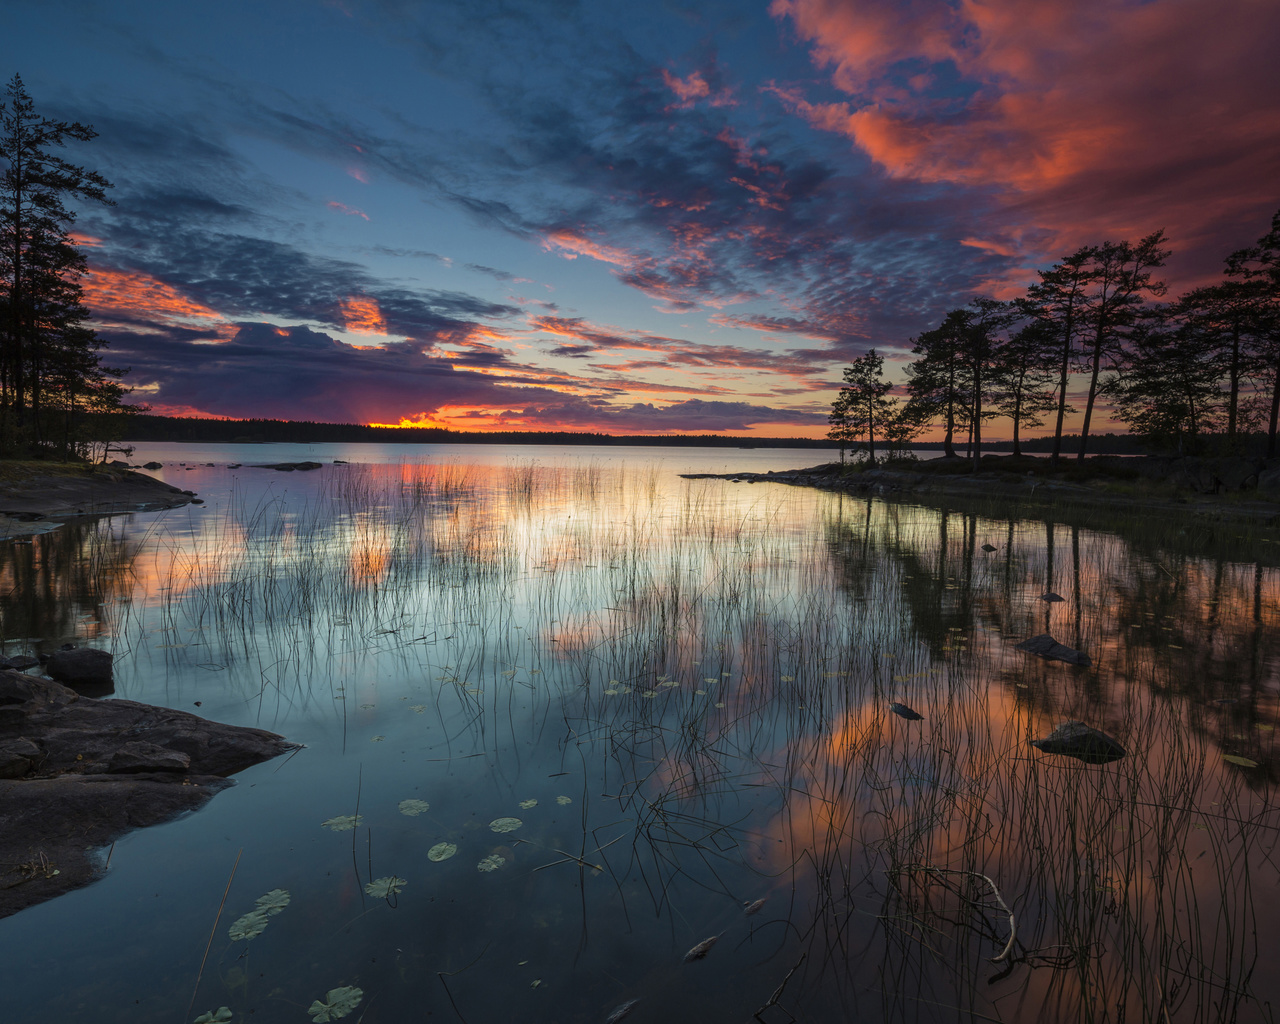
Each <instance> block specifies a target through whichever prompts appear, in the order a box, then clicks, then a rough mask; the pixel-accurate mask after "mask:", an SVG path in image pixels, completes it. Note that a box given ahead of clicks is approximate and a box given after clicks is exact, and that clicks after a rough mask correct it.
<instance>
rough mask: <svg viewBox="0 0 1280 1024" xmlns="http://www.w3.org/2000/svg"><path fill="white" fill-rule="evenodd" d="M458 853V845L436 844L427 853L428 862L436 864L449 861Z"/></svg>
mask: <svg viewBox="0 0 1280 1024" xmlns="http://www.w3.org/2000/svg"><path fill="white" fill-rule="evenodd" d="M457 852H458V846H457V844H456V843H436V845H435V846H433V847H431V849H429V850H428V851H427V860H430V861H436V862H439V861H442V860H448V859H449V858H450V857H452V856H453V855H454V854H455V853H457Z"/></svg>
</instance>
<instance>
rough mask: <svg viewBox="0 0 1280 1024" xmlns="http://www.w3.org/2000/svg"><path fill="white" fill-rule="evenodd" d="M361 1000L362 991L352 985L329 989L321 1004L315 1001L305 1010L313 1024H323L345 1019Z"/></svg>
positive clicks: (362, 996)
mask: <svg viewBox="0 0 1280 1024" xmlns="http://www.w3.org/2000/svg"><path fill="white" fill-rule="evenodd" d="M363 998H364V991H363V990H362V989H358V988H356V987H355V986H354V985H344V986H343V987H342V988H331V989H329V991H328V992H327V993H325V997H324V1002H323V1003H322V1002H320V1000H319V999H317V1000H316V1001H315V1002H314V1003H312V1004H311V1006H310V1007H309V1008H308V1009H307V1013H309V1014H311V1018H312V1020H314V1021H315V1024H324V1022H325V1021H329V1020H338V1019H340V1018H342V1017H345V1016H346V1015H347V1014H349V1013H350V1012H351V1011H352V1010H354V1009H355V1008H356V1007H357V1006H359V1005H360V1000H361V999H363Z"/></svg>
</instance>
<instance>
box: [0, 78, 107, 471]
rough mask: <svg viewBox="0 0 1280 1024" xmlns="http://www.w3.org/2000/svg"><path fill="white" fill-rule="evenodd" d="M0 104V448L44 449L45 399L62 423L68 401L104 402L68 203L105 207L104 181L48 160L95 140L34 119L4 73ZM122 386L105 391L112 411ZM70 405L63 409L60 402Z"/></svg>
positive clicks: (67, 125) (89, 132)
mask: <svg viewBox="0 0 1280 1024" xmlns="http://www.w3.org/2000/svg"><path fill="white" fill-rule="evenodd" d="M6 97H7V98H6V99H5V101H4V102H3V103H0V450H8V451H13V450H15V449H16V448H19V447H20V446H22V445H30V446H32V447H34V448H35V449H36V450H37V451H39V450H42V449H47V447H48V438H47V436H46V435H47V433H48V430H49V426H50V424H49V420H48V417H46V416H45V415H44V412H45V409H44V407H45V405H46V402H47V401H48V400H49V399H51V398H52V399H53V400H54V401H55V406H56V409H55V411H56V412H58V413H61V414H63V415H61V416H60V417H59V422H61V423H62V424H63V425H64V426H65V425H69V423H70V419H69V417H70V416H71V415H72V414H73V413H74V411H75V409H76V408H77V402H76V396H82V395H84V394H87V393H95V394H96V395H97V396H98V397H99V398H101V397H102V396H104V395H105V396H109V395H111V394H112V393H113V392H112V388H111V386H109V385H108V384H107V381H106V378H107V377H109V376H112V375H114V374H115V371H111V370H107V369H106V368H103V367H100V365H99V363H98V357H97V355H96V351H95V350H96V348H97V347H98V341H97V339H96V337H95V335H94V333H93V332H92V331H91V330H89V329H88V328H87V327H85V326H84V321H85V320H86V319H87V318H88V315H89V311H88V310H87V309H86V308H85V307H84V304H83V302H82V301H81V296H82V292H81V287H80V283H79V282H80V278H81V277H82V276H83V275H84V273H85V266H86V264H85V257H84V254H83V253H82V252H81V251H80V250H79V248H78V247H77V246H76V245H75V243H74V242H73V241H72V239H71V237H70V233H69V232H70V228H71V225H72V224H73V223H74V222H75V213H74V212H73V211H72V210H70V209H68V207H67V205H66V203H67V201H68V200H81V201H91V202H99V203H106V204H108V205H110V201H109V200H108V199H107V195H106V190H107V189H109V188H110V187H111V185H110V183H109V182H108V181H107V180H106V179H105V178H104V177H103V176H102V175H100V174H98V173H97V172H95V171H89V170H85V169H84V168H83V167H77V166H76V165H74V164H72V163H69V162H68V161H66V160H64V159H63V158H62V157H60V156H58V155H56V154H54V153H51V152H50V149H51V148H60V147H62V146H64V145H65V144H66V142H67V140H69V139H70V140H75V141H80V142H87V141H89V140H90V139H93V138H95V137H96V135H97V133H96V132H95V131H94V130H93V129H92V128H91V127H89V126H87V125H83V124H80V123H78V122H74V123H73V122H66V121H54V120H51V119H49V118H47V117H43V116H41V115H39V114H37V113H36V111H35V106H34V104H33V103H32V100H31V97H30V96H29V95H28V94H27V91H26V88H25V87H24V86H23V84H22V78H21V77H20V76H19V75H16V74H15V75H14V76H13V78H12V80H11V81H10V82H9V83H8V86H7V87H6ZM122 393H123V389H119V388H118V385H117V386H116V390H115V392H114V394H115V397H116V401H115V405H116V406H117V407H118V405H119V396H120V394H122ZM68 403H70V404H68Z"/></svg>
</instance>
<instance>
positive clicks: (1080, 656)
mask: <svg viewBox="0 0 1280 1024" xmlns="http://www.w3.org/2000/svg"><path fill="white" fill-rule="evenodd" d="M1017 649H1018V650H1019V651H1026V652H1027V653H1028V654H1038V655H1039V656H1040V657H1042V658H1048V659H1049V660H1050V661H1065V662H1066V663H1067V664H1068V665H1092V664H1093V661H1092V660H1091V659H1090V658H1089V655H1087V654H1085V653H1084V652H1083V651H1077V650H1076V649H1075V648H1074V647H1068V646H1067V645H1066V644H1060V643H1058V641H1057V640H1055V639H1054V638H1053V637H1051V636H1050V635H1049V634H1048V633H1041V634H1040V635H1039V636H1033V637H1032V638H1031V639H1030V640H1023V641H1022V643H1020V644H1018V646H1017Z"/></svg>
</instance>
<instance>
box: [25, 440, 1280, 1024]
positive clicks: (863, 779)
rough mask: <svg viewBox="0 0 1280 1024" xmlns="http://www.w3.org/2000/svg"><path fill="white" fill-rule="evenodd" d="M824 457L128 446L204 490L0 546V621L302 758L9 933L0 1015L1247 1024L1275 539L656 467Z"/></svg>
mask: <svg viewBox="0 0 1280 1024" xmlns="http://www.w3.org/2000/svg"><path fill="white" fill-rule="evenodd" d="M410 449H412V450H410ZM824 457H825V453H822V452H815V451H803V450H802V451H778V450H770V449H761V450H753V451H747V450H734V449H698V450H688V449H670V448H655V449H634V448H628V449H617V448H596V449H586V448H573V449H553V448H520V449H498V448H490V447H472V446H427V445H424V446H394V447H391V446H388V447H386V448H379V447H376V446H368V445H308V446H289V445H254V446H223V447H216V446H204V445H189V446H187V445H148V446H145V448H144V447H142V446H140V447H139V449H138V450H137V452H136V453H135V456H134V461H135V462H142V461H147V460H149V459H155V460H156V461H160V462H163V463H165V467H164V469H163V470H161V471H158V474H157V475H160V476H162V477H163V478H164V479H166V480H168V481H170V482H173V483H174V484H175V485H176V486H182V487H184V488H186V489H191V490H195V491H197V492H199V493H200V495H201V496H202V497H203V498H204V499H205V500H206V502H207V504H205V505H203V506H192V507H188V508H183V509H180V510H174V511H171V512H168V513H164V514H160V515H153V516H134V517H120V518H116V519H111V520H105V521H102V522H99V523H94V524H71V525H68V526H66V527H64V528H62V529H61V530H57V531H54V532H53V533H51V534H48V535H45V536H42V537H37V538H36V539H35V542H34V544H32V545H30V546H26V545H10V544H6V545H4V546H0V576H2V578H3V581H4V587H3V591H4V592H3V594H0V612H2V613H3V629H4V640H5V652H6V653H16V652H17V651H19V650H24V649H45V648H52V647H56V646H57V645H58V644H60V643H62V642H65V641H66V640H74V641H76V642H79V643H91V644H94V645H98V646H104V647H108V648H110V649H111V650H113V651H114V652H115V655H116V666H117V668H116V679H117V683H116V692H117V695H118V696H120V697H126V698H129V699H134V700H141V701H147V702H152V703H156V704H162V705H166V706H172V707H176V708H184V709H188V710H195V708H194V705H195V702H196V701H199V702H200V704H201V706H200V708H199V713H200V714H202V715H205V716H207V717H209V718H214V719H218V720H221V721H226V722H235V723H241V724H246V725H254V726H259V727H262V728H267V729H271V730H273V731H276V732H279V733H282V734H283V735H285V736H287V737H288V738H290V739H292V740H296V741H298V742H301V743H304V744H306V747H305V749H303V750H302V751H300V752H299V753H297V754H296V755H294V756H292V757H291V758H288V759H287V760H286V759H278V760H276V761H273V762H271V763H268V764H265V765H260V766H258V767H256V768H254V769H251V770H249V771H246V772H243V773H241V774H240V776H238V783H239V784H238V785H237V786H236V787H234V788H232V789H230V790H227V791H226V792H224V793H221V794H219V795H217V796H216V797H214V798H213V800H212V801H211V802H210V803H209V804H208V805H207V807H206V808H205V809H203V810H201V811H200V812H198V813H196V814H193V815H190V816H188V817H186V818H183V819H181V820H178V821H175V822H172V823H170V824H168V825H164V826H161V827H158V828H152V829H148V830H146V831H143V832H138V833H134V834H132V835H130V836H128V837H126V838H124V839H122V840H121V841H119V842H118V843H117V844H116V846H115V849H114V851H113V852H112V856H111V863H110V870H109V871H108V873H107V874H106V876H105V877H104V878H103V879H102V880H101V881H99V882H97V883H95V884H94V885H91V886H89V887H87V888H85V889H82V890H80V891H77V892H74V893H71V894H69V895H66V896H63V897H61V898H59V899H56V900H53V901H51V902H49V903H46V904H44V905H42V906H38V907H35V908H32V909H29V910H26V911H23V912H22V913H20V914H18V915H15V916H13V917H11V918H9V919H7V920H4V921H0V952H2V953H3V962H4V963H5V964H6V965H7V970H6V971H5V980H4V985H5V994H4V996H3V1004H4V1009H3V1010H2V1011H0V1019H3V1020H4V1021H10V1020H12V1021H22V1022H27V1021H32V1022H37V1021H39V1022H45V1021H49V1022H85V1024H90V1022H92V1024H114V1022H122V1024H123V1022H151V1021H156V1022H161V1021H163V1022H175V1021H180V1020H191V1019H194V1018H195V1016H197V1015H198V1014H201V1013H204V1012H206V1011H210V1010H216V1009H217V1008H218V1007H222V1006H226V1007H228V1008H229V1009H230V1011H231V1012H232V1014H233V1015H234V1016H233V1019H234V1020H235V1021H237V1022H239V1021H255V1022H275V1021H280V1022H289V1021H296V1022H299V1024H306V1022H307V1021H309V1020H311V1019H312V1017H310V1016H308V1009H309V1008H310V1007H312V1005H313V1002H314V1001H315V1000H317V999H320V1000H323V999H325V994H326V993H327V992H328V991H329V990H331V989H335V988H339V987H344V986H353V987H357V988H359V989H360V990H361V999H360V1003H359V1005H358V1006H357V1007H356V1009H355V1010H354V1011H352V1013H351V1014H350V1015H349V1017H347V1018H345V1019H349V1020H352V1021H355V1020H363V1021H365V1022H367V1024H378V1022H402V1021H410V1020H414V1021H419V1020H420V1021H433V1020H440V1021H465V1022H469V1024H476V1022H498V1021H502V1022H506V1021H521V1022H551V1021H560V1022H577V1021H584V1022H591V1021H604V1020H605V1019H606V1018H608V1017H609V1016H610V1014H611V1013H612V1012H613V1011H614V1010H615V1008H617V1007H619V1006H622V1005H624V1004H626V1003H628V1002H629V1001H631V1000H636V1001H637V1002H636V1003H635V1005H634V1007H633V1008H632V1010H631V1012H630V1015H629V1016H628V1017H627V1018H626V1019H627V1020H628V1022H635V1024H639V1022H649V1021H654V1022H656V1021H664V1022H665V1021H722V1020H723V1021H751V1020H760V1021H764V1022H766V1024H775V1022H784V1021H791V1020H803V1021H840V1020H869V1021H870V1020H875V1021H879V1020H895V1021H896V1020H911V1021H935V1020H938V1021H944V1020H945V1021H949V1020H975V1019H976V1020H984V1019H994V1020H997V1021H1033V1020H1054V1021H1058V1020H1060V1021H1078V1020H1098V1021H1103V1020H1107V1021H1126V1020H1127V1021H1137V1020H1164V1019H1166V1017H1167V1019H1168V1020H1170V1021H1210V1020H1212V1021H1217V1020H1270V1019H1272V1014H1273V1011H1272V1005H1273V1004H1274V1003H1275V1002H1276V998H1277V989H1278V988H1280V981H1278V980H1277V975H1276V972H1275V970H1274V969H1273V968H1272V967H1271V966H1270V965H1271V963H1272V962H1273V961H1274V959H1275V958H1276V955H1277V952H1278V951H1280V923H1278V922H1280V918H1278V917H1277V910H1278V909H1280V896H1278V892H1280V890H1278V889H1277V885H1278V883H1280V870H1278V868H1277V863H1278V861H1277V854H1276V851H1275V850H1274V845H1275V842H1276V840H1277V838H1278V837H1280V813H1276V811H1275V810H1274V809H1273V801H1272V793H1273V791H1274V785H1275V767H1274V765H1275V763H1276V762H1275V760H1274V752H1273V745H1274V742H1275V733H1274V726H1275V722H1276V718H1277V684H1278V680H1277V655H1278V653H1280V651H1278V650H1277V646H1278V639H1277V632H1276V627H1277V619H1278V618H1280V613H1278V606H1280V587H1278V582H1280V580H1278V577H1277V572H1276V569H1275V568H1273V566H1274V565H1275V558H1274V557H1273V556H1272V555H1271V554H1270V543H1269V538H1267V537H1262V536H1259V537H1258V538H1256V540H1257V543H1256V544H1254V545H1253V547H1254V548H1255V549H1256V550H1257V551H1259V552H1263V553H1266V554H1267V555H1268V557H1265V558H1260V560H1258V561H1245V560H1239V558H1238V556H1233V557H1235V560H1229V559H1227V558H1223V557H1216V556H1215V554H1214V550H1215V549H1214V547H1213V545H1212V544H1211V543H1207V542H1206V530H1207V529H1208V528H1206V527H1203V526H1188V527H1186V528H1185V529H1184V528H1182V527H1179V526H1177V525H1175V526H1171V527H1167V528H1166V527H1160V526H1153V527H1152V528H1151V529H1150V530H1148V531H1145V532H1144V533H1143V534H1142V535H1141V536H1138V537H1136V538H1128V539H1126V538H1122V537H1119V536H1115V535H1112V534H1109V533H1106V532H1102V531H1092V530H1088V529H1082V528H1078V527H1077V528H1073V527H1068V526H1065V525H1062V524H1055V523H1054V522H1052V521H1044V520H1017V519H1015V520H999V519H993V518H983V517H979V516H975V515H971V514H966V513H962V512H958V511H947V510H945V509H939V508H924V507H917V506H912V505H903V504H887V503H884V502H881V501H878V500H863V499H850V498H848V497H841V496H839V495H834V494H826V493H820V492H816V491H809V490H804V489H799V488H788V487H785V486H782V485H773V484H759V485H746V484H732V483H729V482H725V481H718V480H698V481H686V480H682V479H680V478H679V476H678V474H679V473H680V472H731V471H736V470H755V471H761V470H765V469H787V468H797V467H800V466H805V465H810V464H813V463H815V462H818V461H822V459H823V458H824ZM305 459H311V460H315V461H321V462H324V463H325V466H324V468H322V469H320V470H317V471H314V472H309V473H287V474H286V473H278V472H274V471H271V470H265V469H250V468H241V469H234V470H233V469H229V468H227V467H228V464H229V463H232V462H278V461H300V460H305ZM334 459H340V460H345V461H346V462H348V463H349V464H348V465H333V464H332V463H333V460H334ZM181 462H185V463H187V466H186V467H184V466H180V465H178V463H181ZM208 462H212V463H214V464H215V465H214V466H212V467H209V466H206V465H203V463H208ZM196 464H200V465H196ZM188 467H194V468H188ZM1264 541H1267V543H1264ZM984 544H986V545H989V546H991V547H993V548H994V549H995V550H993V551H984V550H983V545H984ZM1241 547H1242V542H1239V541H1237V543H1236V545H1235V548H1234V549H1233V550H1234V551H1239V550H1240V549H1241ZM1243 547H1244V548H1245V549H1246V550H1247V549H1248V548H1249V542H1248V538H1246V541H1245V542H1243ZM1049 590H1052V591H1055V592H1056V593H1058V594H1059V595H1061V596H1062V597H1063V598H1064V600H1063V601H1061V602H1052V603H1051V602H1045V601H1043V600H1041V595H1042V594H1044V593H1045V592H1046V591H1049ZM1045 631H1049V632H1051V633H1053V634H1054V636H1055V637H1057V639H1059V640H1060V641H1062V642H1064V643H1066V644H1069V645H1071V646H1074V647H1077V648H1080V649H1082V650H1085V651H1087V652H1088V653H1089V654H1090V656H1091V657H1092V659H1093V665H1092V667H1090V668H1079V667H1075V666H1068V665H1065V664H1061V663H1051V662H1045V661H1041V660H1038V659H1035V658H1032V657H1030V656H1028V655H1024V654H1021V653H1019V652H1017V651H1015V650H1014V649H1013V646H1014V644H1015V643H1017V642H1018V641H1019V640H1021V639H1024V638H1026V637H1028V636H1030V635H1033V634H1035V633H1040V632H1045ZM890 701H900V702H904V703H906V704H909V705H910V706H911V707H912V708H914V709H916V710H917V711H918V712H919V713H920V714H922V715H923V716H924V718H923V720H922V721H907V720H905V719H903V718H900V717H898V716H896V715H894V714H892V713H891V712H890V711H889V709H888V703H889V702H890ZM1069 719H1079V720H1083V721H1085V722H1088V723H1089V724H1090V725H1093V726H1095V727H1097V728H1100V729H1103V730H1104V731H1106V732H1108V733H1109V734H1111V735H1113V736H1115V737H1116V738H1117V739H1119V740H1120V741H1121V742H1122V743H1123V744H1124V746H1125V747H1126V749H1127V750H1128V751H1129V756H1126V757H1125V758H1123V759H1121V760H1119V761H1116V762H1113V763H1111V764H1106V765H1086V764H1083V763H1081V762H1079V761H1075V760H1072V759H1068V758H1064V757H1060V756H1050V755H1044V754H1041V753H1039V752H1038V751H1037V750H1036V749H1035V748H1033V747H1031V746H1030V745H1029V744H1028V740H1030V739H1032V738H1035V737H1040V736H1044V735H1047V734H1048V732H1049V731H1051V730H1052V729H1053V728H1054V727H1055V726H1056V725H1058V724H1059V723H1061V722H1063V721H1066V720H1069ZM1227 757H1230V758H1232V759H1234V760H1226V759H1225V758H1227ZM406 801H409V802H408V803H406ZM355 816H358V817H355ZM504 818H506V819H516V820H517V821H518V822H519V824H518V827H517V826H514V825H513V824H512V823H511V822H510V821H508V822H506V823H505V825H498V826H497V827H498V828H509V829H510V830H509V831H495V830H494V826H493V825H491V823H496V822H498V820H499V819H504ZM344 819H346V820H344ZM326 822H327V823H329V824H328V825H327V826H326V825H324V824H322V823H326ZM344 825H354V826H355V827H353V828H352V827H348V828H345V829H342V826H344ZM335 826H337V828H338V829H340V830H335ZM441 844H448V845H447V846H443V847H442V846H441ZM455 849H456V852H452V853H450V855H449V856H447V857H446V858H445V859H440V860H435V859H432V856H429V855H428V854H429V851H435V852H434V854H433V856H436V857H439V856H440V855H441V853H440V851H441V850H443V851H445V852H446V853H448V852H449V851H451V850H455ZM237 855H239V857H240V860H239V866H238V868H237V869H236V872H235V876H234V880H233V881H232V884H231V887H230V891H229V894H228V896H227V900H226V906H225V908H224V909H223V911H222V915H221V918H220V919H219V920H218V926H217V929H216V932H215V938H214V942H213V946H212V949H211V952H210V954H209V960H208V963H207V964H206V966H205V969H204V973H203V975H202V977H201V978H200V982H199V988H198V990H197V991H196V995H195V1005H194V1009H193V1010H192V1012H191V1014H190V1015H189V1016H188V1017H184V1016H183V1015H184V1012H185V1010H186V1007H187V1005H188V1003H189V1002H190V1001H191V998H192V992H193V989H195V987H196V979H197V974H198V972H199V969H200V962H201V957H202V955H203V953H204V950H205V946H206V943H207V942H208V940H209V934H210V930H211V928H212V927H213V924H214V920H215V917H216V916H217V915H218V912H219V903H220V901H221V899H222V896H223V892H224V890H225V889H226V887H227V880H228V876H229V875H230V874H231V870H232V865H233V864H234V863H235V861H236V858H237ZM379 879H398V880H402V881H400V882H395V883H393V886H394V887H398V888H399V890H400V891H399V892H396V893H392V894H390V895H388V896H387V897H386V898H383V897H380V896H378V895H376V893H377V892H378V888H377V886H376V885H375V886H374V894H371V893H370V892H368V891H367V890H366V887H367V886H369V885H370V883H375V882H376V880H379ZM385 886H386V883H385V882H384V883H383V888H384V889H385ZM275 889H283V890H287V891H288V893H289V895H290V902H289V904H288V906H287V907H286V908H285V909H284V910H283V911H282V912H280V913H279V914H277V915H275V916H272V917H270V918H269V919H268V920H269V924H268V926H267V927H266V928H265V930H263V931H262V932H261V934H258V935H257V936H256V937H255V938H252V939H238V940H232V939H231V938H230V936H229V930H230V929H231V927H232V925H233V922H235V921H236V920H237V919H238V918H240V917H241V916H242V915H244V914H246V913H248V912H249V911H251V910H253V908H254V905H255V900H256V899H257V898H258V897H260V896H262V895H263V894H265V893H268V892H269V891H271V890H275ZM997 893H998V894H999V895H998V896H997ZM761 900H763V901H764V902H763V904H762V905H760V906H759V907H758V909H756V910H755V912H754V913H751V914H748V913H746V908H747V907H749V906H753V905H755V904H757V902H758V901H761ZM1002 901H1003V905H1002ZM1011 917H1012V926H1013V928H1015V929H1016V938H1015V940H1014V941H1013V943H1012V944H1010V942H1009V940H1010V935H1011ZM712 937H716V942H715V944H714V945H713V946H712V947H711V948H710V949H709V950H708V951H707V953H706V956H705V957H704V958H701V959H697V960H694V961H692V962H687V963H686V962H683V959H682V958H683V957H684V956H685V953H686V952H687V951H689V950H690V949H691V948H692V947H694V946H695V945H696V944H699V943H702V942H703V941H704V940H707V939H710V938H712ZM1006 949H1007V952H1006ZM1002 952H1004V953H1005V955H1004V957H1003V959H1000V960H999V961H998V962H992V958H996V957H999V956H1000V955H1001V953H1002Z"/></svg>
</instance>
